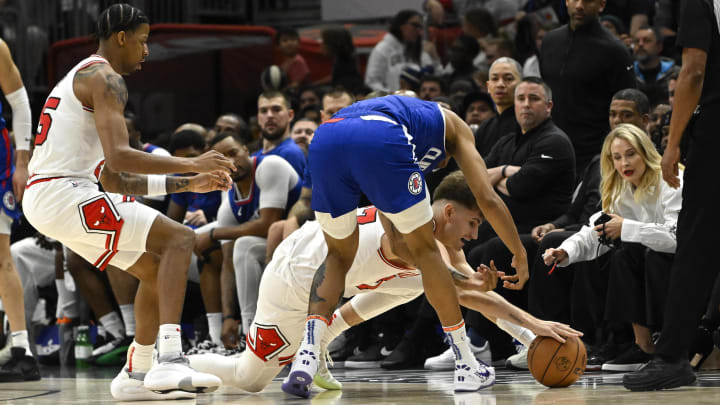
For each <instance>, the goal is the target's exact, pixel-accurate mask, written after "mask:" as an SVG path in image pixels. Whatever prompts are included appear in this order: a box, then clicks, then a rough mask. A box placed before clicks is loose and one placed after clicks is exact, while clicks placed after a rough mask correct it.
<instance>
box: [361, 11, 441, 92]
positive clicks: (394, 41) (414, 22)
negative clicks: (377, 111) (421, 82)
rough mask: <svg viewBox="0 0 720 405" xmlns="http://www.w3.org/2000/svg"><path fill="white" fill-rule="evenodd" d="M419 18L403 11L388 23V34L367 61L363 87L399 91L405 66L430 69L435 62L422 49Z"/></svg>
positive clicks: (414, 13) (421, 27) (416, 13)
mask: <svg viewBox="0 0 720 405" xmlns="http://www.w3.org/2000/svg"><path fill="white" fill-rule="evenodd" d="M422 30H423V23H422V16H421V15H420V13H419V12H417V11H415V10H402V11H400V12H399V13H397V14H396V15H395V17H393V19H392V20H391V21H390V28H389V30H388V31H389V32H388V33H387V34H385V36H384V37H383V39H382V40H381V41H380V42H379V43H378V44H377V45H375V47H374V48H373V50H372V52H370V57H369V58H368V62H367V67H366V70H365V84H367V85H368V86H369V87H370V88H372V89H373V90H385V91H388V92H393V91H395V90H398V89H399V88H400V73H401V72H402V69H403V68H404V67H405V66H406V65H407V64H410V63H412V64H415V65H417V66H419V67H421V68H422V67H425V66H433V65H435V62H434V61H433V60H432V58H431V57H430V55H429V54H428V53H427V52H424V51H423V49H422Z"/></svg>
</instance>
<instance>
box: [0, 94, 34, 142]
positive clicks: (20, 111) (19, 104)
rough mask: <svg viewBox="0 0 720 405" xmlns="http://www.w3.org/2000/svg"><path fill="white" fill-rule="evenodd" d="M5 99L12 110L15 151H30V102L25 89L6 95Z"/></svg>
mask: <svg viewBox="0 0 720 405" xmlns="http://www.w3.org/2000/svg"><path fill="white" fill-rule="evenodd" d="M5 98H6V99H7V101H8V103H9V104H10V108H12V116H13V120H12V123H13V133H14V134H15V149H17V150H30V128H31V123H30V121H31V120H32V119H31V114H30V100H28V95H27V92H26V91H25V87H22V88H20V89H18V90H15V91H13V92H12V93H10V94H6V95H5Z"/></svg>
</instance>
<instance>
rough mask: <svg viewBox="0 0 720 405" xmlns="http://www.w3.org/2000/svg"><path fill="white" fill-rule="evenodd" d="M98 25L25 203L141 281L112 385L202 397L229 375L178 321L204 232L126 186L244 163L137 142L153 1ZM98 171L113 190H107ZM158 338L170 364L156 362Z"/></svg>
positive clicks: (115, 10)
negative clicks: (135, 79)
mask: <svg viewBox="0 0 720 405" xmlns="http://www.w3.org/2000/svg"><path fill="white" fill-rule="evenodd" d="M97 24H98V26H97V29H98V38H99V47H98V50H97V53H96V54H94V55H92V56H90V57H88V58H86V59H84V60H83V61H81V62H80V63H78V64H77V65H76V66H75V67H73V68H72V69H71V70H70V71H69V72H68V74H67V75H66V76H65V77H64V78H63V79H62V80H61V81H60V82H59V83H58V84H57V85H56V86H55V88H54V89H53V90H52V92H51V93H50V95H49V97H48V98H47V101H46V103H45V107H44V108H43V110H42V114H41V117H40V123H39V125H38V130H37V135H36V138H35V152H34V154H33V157H32V159H31V160H30V164H29V171H30V174H31V176H30V179H29V181H28V184H27V186H26V189H25V199H24V201H23V208H24V209H25V215H26V216H27V219H28V221H29V222H30V223H31V224H32V225H33V226H34V227H35V228H36V229H37V230H38V231H40V232H41V233H43V234H45V235H46V236H49V237H51V238H54V239H57V240H58V241H60V242H61V243H62V244H63V245H65V246H66V247H68V248H70V249H71V250H73V251H74V252H76V253H77V254H79V255H80V256H82V257H83V258H85V259H86V260H88V261H89V262H90V263H93V264H94V266H95V267H97V268H98V269H100V270H103V269H105V267H106V266H108V265H112V266H115V267H117V268H120V269H123V270H126V271H127V272H128V273H130V274H132V275H133V276H135V277H137V278H138V279H139V280H140V286H139V288H138V293H137V296H136V299H135V308H136V311H135V318H136V324H137V328H136V335H135V340H134V341H133V343H132V345H131V346H130V349H129V350H128V358H127V363H126V366H125V367H124V368H123V370H122V371H121V372H120V373H119V375H118V376H117V377H116V378H115V379H114V380H113V382H112V384H111V393H112V395H113V397H114V398H116V399H118V400H137V399H148V400H150V399H165V398H187V397H194V396H195V393H196V392H210V391H214V390H215V389H217V387H218V386H219V385H220V380H219V379H218V378H217V377H215V376H212V375H209V374H204V373H198V372H196V371H194V370H192V369H191V368H190V367H189V366H188V365H187V360H186V359H185V358H184V356H183V354H182V347H181V343H180V326H179V325H178V323H179V320H180V313H181V311H182V306H183V300H184V295H185V285H186V278H187V269H188V265H189V263H190V255H191V252H192V247H193V243H194V236H195V235H194V233H193V231H192V230H191V229H189V228H187V227H185V226H183V225H181V224H179V223H177V222H175V221H172V220H170V219H168V218H167V217H165V216H164V215H160V214H159V213H158V212H157V211H155V210H153V209H151V208H149V207H147V206H144V205H141V204H139V203H137V202H135V201H134V199H133V198H132V197H128V196H126V195H124V194H127V195H161V194H168V193H176V192H182V191H194V192H208V191H213V190H217V189H228V188H229V186H230V178H229V176H228V173H229V172H230V171H231V170H233V169H234V166H233V164H232V162H230V161H229V160H228V159H226V158H225V157H223V156H222V155H221V154H219V153H217V152H212V151H211V152H207V153H205V154H203V155H201V156H199V157H197V158H192V159H185V158H177V157H166V156H158V155H155V154H150V153H145V152H142V151H137V150H134V149H132V148H131V147H130V145H129V139H128V131H127V127H126V125H125V119H124V117H123V111H124V109H125V104H126V103H127V99H128V91H127V87H126V86H125V81H124V79H123V77H122V76H123V75H128V74H130V73H133V72H135V71H136V70H139V69H140V68H141V66H140V65H141V63H142V62H143V61H144V60H145V58H146V57H147V56H148V47H147V40H148V35H149V33H150V26H149V25H148V19H147V17H146V16H145V15H144V14H143V12H142V11H141V10H139V9H137V8H135V7H132V6H130V5H128V4H114V5H112V6H110V7H109V8H107V9H105V10H104V11H103V12H102V13H101V14H100V16H99V17H98V23H97ZM135 173H201V174H198V175H195V176H193V177H175V176H165V175H157V174H148V175H141V174H135ZM98 181H99V182H100V183H102V186H103V188H104V189H105V191H106V192H108V193H103V192H100V191H99V190H98V185H97V182H98ZM116 193H117V194H116ZM158 328H159V333H158ZM156 338H157V340H158V352H159V357H158V361H159V364H158V365H157V366H153V367H152V368H151V366H152V352H153V347H154V345H155V341H156Z"/></svg>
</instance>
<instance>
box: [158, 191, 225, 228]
mask: <svg viewBox="0 0 720 405" xmlns="http://www.w3.org/2000/svg"><path fill="white" fill-rule="evenodd" d="M170 199H171V200H172V201H173V202H174V203H175V204H177V205H179V206H181V207H183V208H185V209H186V210H187V211H190V212H192V211H197V210H203V212H204V213H205V218H206V219H207V220H208V222H212V221H214V220H215V218H217V212H218V208H220V202H221V200H222V191H219V190H218V191H211V192H209V193H193V192H190V191H186V192H184V193H176V194H173V195H171V196H170ZM187 226H189V227H190V228H193V229H194V228H196V227H195V226H192V225H190V224H187Z"/></svg>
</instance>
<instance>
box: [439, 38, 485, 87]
mask: <svg viewBox="0 0 720 405" xmlns="http://www.w3.org/2000/svg"><path fill="white" fill-rule="evenodd" d="M479 52H480V45H479V44H478V42H477V40H476V39H475V38H473V37H471V36H469V35H460V36H459V37H457V38H456V39H455V41H453V43H452V45H451V46H450V55H449V60H450V63H448V65H447V66H445V67H444V68H443V69H442V73H443V74H445V75H447V78H446V80H447V81H448V82H452V81H454V80H457V79H472V77H473V74H474V73H475V71H476V70H477V68H476V67H475V66H474V65H473V60H474V59H475V57H476V56H477V54H478V53H479Z"/></svg>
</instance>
